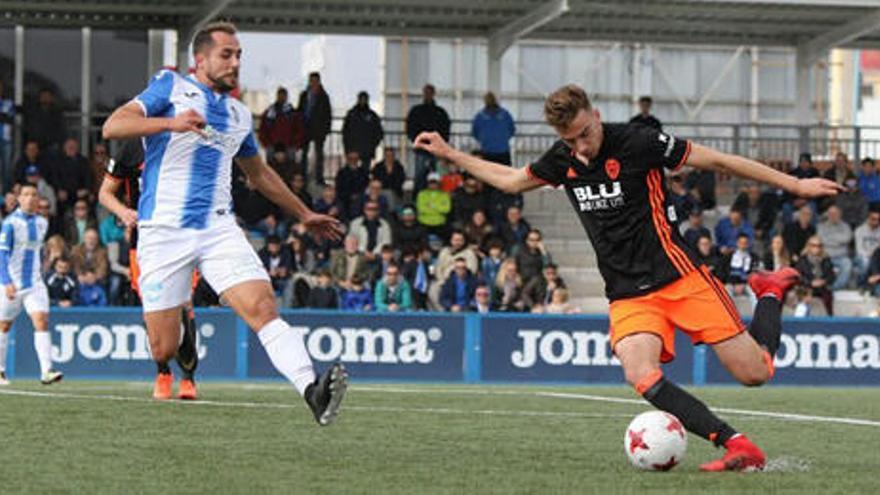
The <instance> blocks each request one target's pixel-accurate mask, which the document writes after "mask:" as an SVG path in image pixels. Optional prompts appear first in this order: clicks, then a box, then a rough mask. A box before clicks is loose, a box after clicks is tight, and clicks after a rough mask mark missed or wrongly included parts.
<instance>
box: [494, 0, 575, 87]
mask: <svg viewBox="0 0 880 495" xmlns="http://www.w3.org/2000/svg"><path fill="white" fill-rule="evenodd" d="M568 10H569V7H568V0H552V1H549V2H546V3H544V4H543V5H541V6H540V7H537V8H535V9H532V10H530V11H529V12H527V13H526V14H525V15H523V16H522V17H520V18H518V19H515V20H514V21H512V22H510V23H508V24H506V25H504V26H502V27H500V28H498V29H496V30H495V31H494V32H493V33H492V34H491V35H490V36H489V43H488V50H489V57H488V59H489V64H488V71H489V72H488V77H487V82H488V83H489V91H492V92H494V93H496V94H498V93H500V92H501V58H502V57H503V56H504V52H506V51H507V49H508V48H510V47H511V46H513V44H514V43H516V40H518V39H520V38H521V37H523V36H525V35H527V34H529V33H530V32H532V31H534V30H535V29H538V28H539V27H541V26H543V25H544V24H547V23H548V22H550V21H552V20H553V19H556V18H557V17H559V16H561V15H562V14H564V13H566V12H568Z"/></svg>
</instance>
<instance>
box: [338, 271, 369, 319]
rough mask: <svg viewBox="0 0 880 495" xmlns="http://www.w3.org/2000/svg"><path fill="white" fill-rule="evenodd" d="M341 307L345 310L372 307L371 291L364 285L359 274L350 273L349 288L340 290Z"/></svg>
mask: <svg viewBox="0 0 880 495" xmlns="http://www.w3.org/2000/svg"><path fill="white" fill-rule="evenodd" d="M341 307H342V309H344V310H346V311H370V310H372V309H373V292H372V291H370V288H369V287H367V286H365V285H364V280H363V279H362V278H361V277H360V276H359V275H352V277H351V289H348V290H343V291H342V303H341Z"/></svg>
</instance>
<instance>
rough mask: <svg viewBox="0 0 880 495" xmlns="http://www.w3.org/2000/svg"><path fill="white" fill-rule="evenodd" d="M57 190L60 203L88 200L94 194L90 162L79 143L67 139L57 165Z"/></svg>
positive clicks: (73, 139)
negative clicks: (82, 152)
mask: <svg viewBox="0 0 880 495" xmlns="http://www.w3.org/2000/svg"><path fill="white" fill-rule="evenodd" d="M55 176H56V184H55V185H56V186H57V187H56V188H55V189H56V190H55V194H56V195H57V196H58V202H59V203H67V204H70V203H72V202H73V201H75V200H77V199H81V198H87V197H89V195H90V194H91V192H92V184H93V183H94V181H95V179H94V177H92V169H91V165H90V164H89V160H88V159H87V158H86V157H84V156H83V155H82V154H81V153H80V148H79V141H77V140H76V139H75V138H72V137H70V138H67V139H66V140H65V141H64V146H63V147H62V153H61V156H59V157H58V158H57V159H56V163H55Z"/></svg>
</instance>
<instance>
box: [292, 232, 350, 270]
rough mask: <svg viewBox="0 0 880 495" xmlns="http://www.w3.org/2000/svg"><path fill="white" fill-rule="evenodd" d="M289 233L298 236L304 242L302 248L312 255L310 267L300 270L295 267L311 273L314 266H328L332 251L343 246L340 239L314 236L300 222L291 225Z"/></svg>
mask: <svg viewBox="0 0 880 495" xmlns="http://www.w3.org/2000/svg"><path fill="white" fill-rule="evenodd" d="M290 235H291V236H296V237H299V238H300V240H301V241H302V242H303V243H304V244H305V247H304V249H307V250H308V251H310V252H311V253H312V254H313V255H314V262H315V264H314V267H312V268H311V269H309V268H303V269H302V270H300V269H299V268H297V270H299V271H306V272H308V273H311V272H314V268H326V267H328V266H330V256H331V254H332V252H333V251H335V250H337V249H342V247H343V240H342V239H339V240H336V239H330V238H327V237H321V238H320V239H318V238H315V236H313V235H312V234H311V233H310V232H309V231H308V230H307V229H306V228H305V226H304V225H303V224H302V223H295V224H293V225H291V226H290ZM334 276H335V275H334Z"/></svg>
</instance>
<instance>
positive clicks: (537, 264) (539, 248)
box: [515, 229, 550, 284]
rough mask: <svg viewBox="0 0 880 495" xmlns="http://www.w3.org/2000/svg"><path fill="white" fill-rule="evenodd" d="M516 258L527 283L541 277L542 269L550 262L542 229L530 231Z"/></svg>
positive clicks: (517, 265)
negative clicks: (543, 240)
mask: <svg viewBox="0 0 880 495" xmlns="http://www.w3.org/2000/svg"><path fill="white" fill-rule="evenodd" d="M515 258H516V267H517V269H518V270H519V274H520V276H522V279H523V281H524V282H525V283H526V284H528V283H529V282H530V281H532V280H533V279H536V278H539V275H540V274H541V270H543V269H544V266H545V265H546V264H547V263H549V262H550V255H549V254H548V253H547V249H546V248H544V243H543V242H542V236H541V231H540V230H538V229H532V230H530V231H529V235H528V236H527V237H526V242H525V245H524V246H523V247H522V248H520V249H519V251H517V253H516V256H515Z"/></svg>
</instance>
